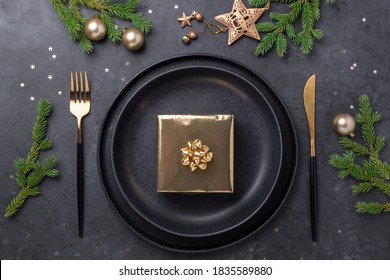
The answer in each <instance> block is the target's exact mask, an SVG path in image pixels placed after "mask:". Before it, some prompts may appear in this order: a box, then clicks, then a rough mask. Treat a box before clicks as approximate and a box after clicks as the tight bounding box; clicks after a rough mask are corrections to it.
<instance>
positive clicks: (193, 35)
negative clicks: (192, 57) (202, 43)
mask: <svg viewBox="0 0 390 280" xmlns="http://www.w3.org/2000/svg"><path fill="white" fill-rule="evenodd" d="M188 37H190V39H191V40H196V37H198V35H197V34H196V32H194V31H190V32H188Z"/></svg>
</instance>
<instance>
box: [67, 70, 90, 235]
mask: <svg viewBox="0 0 390 280" xmlns="http://www.w3.org/2000/svg"><path fill="white" fill-rule="evenodd" d="M74 73H75V82H74V81H73V73H72V72H70V102H69V103H70V112H71V113H72V114H73V115H74V116H75V117H76V118H77V208H78V210H77V212H78V224H79V237H80V238H82V237H83V230H84V227H83V221H84V182H83V146H82V140H83V138H82V134H81V121H82V119H83V117H85V116H86V115H88V114H89V111H90V110H91V93H90V91H89V84H88V77H87V72H86V71H84V82H83V75H82V73H81V71H80V83H79V79H78V75H77V71H75V72H74ZM79 86H80V87H79Z"/></svg>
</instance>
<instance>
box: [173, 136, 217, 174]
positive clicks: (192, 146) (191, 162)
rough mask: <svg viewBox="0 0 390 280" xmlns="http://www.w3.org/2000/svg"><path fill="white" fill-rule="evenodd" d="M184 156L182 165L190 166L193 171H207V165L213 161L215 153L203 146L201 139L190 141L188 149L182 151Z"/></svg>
mask: <svg viewBox="0 0 390 280" xmlns="http://www.w3.org/2000/svg"><path fill="white" fill-rule="evenodd" d="M180 151H181V154H182V156H183V158H182V160H181V163H182V164H183V165H184V166H189V168H190V169H191V171H195V170H197V169H198V168H199V169H201V170H205V169H207V164H208V163H209V162H210V161H211V160H212V159H213V152H210V149H209V147H208V146H207V145H203V144H202V141H201V140H199V139H196V140H194V141H193V142H191V141H188V142H187V147H185V148H182V149H180Z"/></svg>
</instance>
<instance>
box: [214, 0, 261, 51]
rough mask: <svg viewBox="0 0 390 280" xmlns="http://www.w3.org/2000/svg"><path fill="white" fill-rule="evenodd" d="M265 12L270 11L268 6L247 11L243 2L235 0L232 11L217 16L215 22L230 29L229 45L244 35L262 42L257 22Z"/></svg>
mask: <svg viewBox="0 0 390 280" xmlns="http://www.w3.org/2000/svg"><path fill="white" fill-rule="evenodd" d="M265 10H268V5H267V6H266V7H264V8H257V9H255V8H254V9H247V8H246V7H245V5H244V3H243V2H242V0H234V3H233V8H232V11H231V12H230V13H226V14H222V15H218V16H216V17H215V20H217V21H219V22H220V23H222V24H223V25H226V26H227V27H228V29H229V40H228V45H231V44H233V43H234V42H235V41H236V40H238V39H239V38H240V37H241V36H243V35H245V36H248V37H251V38H254V39H257V40H260V35H259V32H258V31H257V29H256V21H257V20H258V18H259V17H260V16H261V15H262V14H263V13H264V11H265Z"/></svg>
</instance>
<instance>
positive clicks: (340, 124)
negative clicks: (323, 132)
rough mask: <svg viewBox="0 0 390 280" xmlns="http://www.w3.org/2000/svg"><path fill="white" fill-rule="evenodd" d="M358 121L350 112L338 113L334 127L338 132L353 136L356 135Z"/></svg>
mask: <svg viewBox="0 0 390 280" xmlns="http://www.w3.org/2000/svg"><path fill="white" fill-rule="evenodd" d="M355 128H356V121H355V118H354V117H353V116H352V115H351V114H348V113H342V114H338V115H336V116H335V117H334V119H333V129H334V130H335V131H336V133H337V134H339V135H342V136H346V135H349V136H351V137H353V136H355V133H354V131H355Z"/></svg>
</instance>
